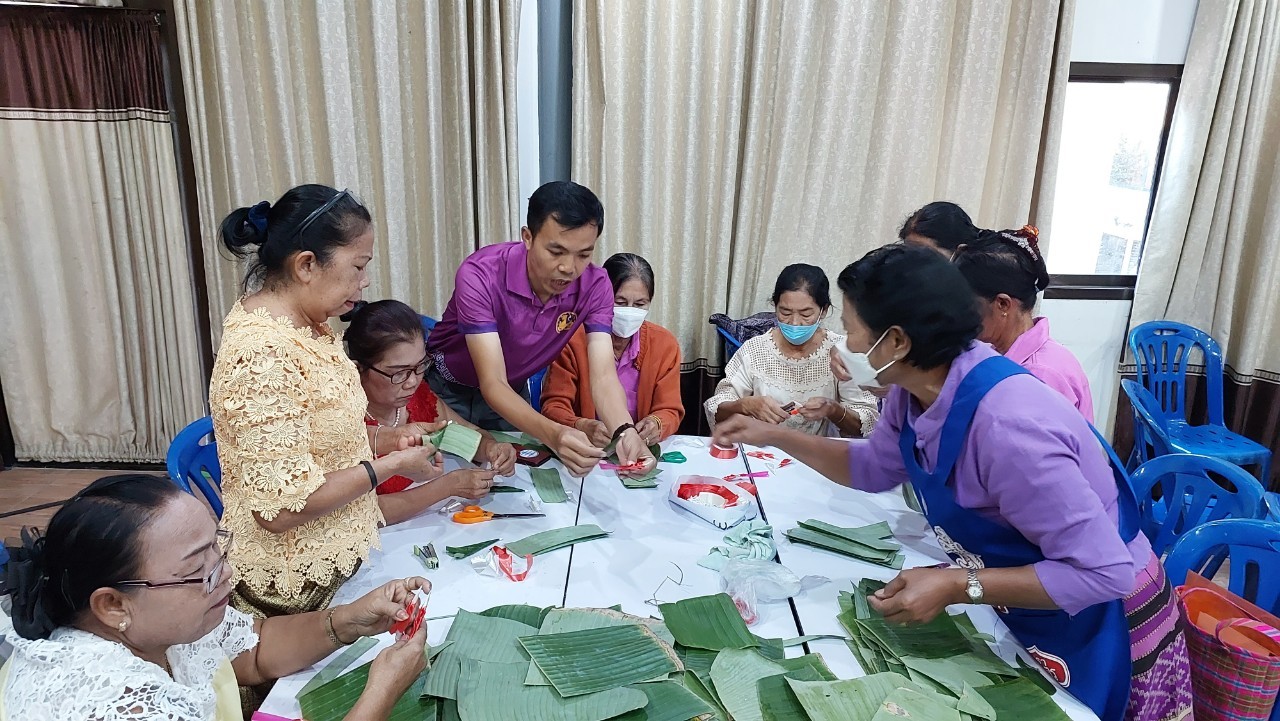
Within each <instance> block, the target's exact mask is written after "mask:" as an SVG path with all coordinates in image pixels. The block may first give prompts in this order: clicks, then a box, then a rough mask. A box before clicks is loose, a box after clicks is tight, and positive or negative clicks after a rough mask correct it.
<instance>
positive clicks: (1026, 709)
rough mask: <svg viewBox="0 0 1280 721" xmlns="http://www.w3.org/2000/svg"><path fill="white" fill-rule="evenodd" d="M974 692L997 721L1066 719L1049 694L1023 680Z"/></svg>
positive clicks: (1007, 682)
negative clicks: (989, 705)
mask: <svg viewBox="0 0 1280 721" xmlns="http://www.w3.org/2000/svg"><path fill="white" fill-rule="evenodd" d="M974 692H975V693H977V694H978V695H980V696H982V698H984V699H986V701H987V703H989V704H991V708H993V709H995V712H996V719H998V721H1018V719H1036V721H1066V719H1068V718H1069V717H1068V716H1067V714H1066V712H1065V711H1063V710H1062V708H1061V707H1059V706H1058V704H1056V703H1054V701H1053V699H1052V698H1050V697H1049V694H1047V693H1045V692H1044V691H1041V690H1040V689H1039V688H1037V687H1036V685H1035V684H1034V683H1032V682H1031V681H1028V680H1027V679H1025V678H1017V679H1014V680H1012V681H1005V682H1004V683H997V684H993V685H991V686H983V687H982V688H976V689H974Z"/></svg>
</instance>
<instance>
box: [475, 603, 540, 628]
mask: <svg viewBox="0 0 1280 721" xmlns="http://www.w3.org/2000/svg"><path fill="white" fill-rule="evenodd" d="M553 610H555V607H554V606H547V607H546V608H538V607H537V606H527V605H525V604H523V603H515V604H509V605H505V606H494V607H493V608H490V609H487V610H484V611H481V612H480V615H481V616H484V617H485V618H505V619H507V620H509V621H519V622H520V623H523V624H527V625H529V626H533V627H534V628H538V627H539V626H541V625H542V620H543V619H545V618H546V617H547V614H549V613H551V612H552V611H553Z"/></svg>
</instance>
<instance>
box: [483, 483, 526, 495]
mask: <svg viewBox="0 0 1280 721" xmlns="http://www.w3.org/2000/svg"><path fill="white" fill-rule="evenodd" d="M489 492H490V493H524V489H523V488H516V487H515V486H507V485H504V484H501V483H498V484H495V485H492V486H489Z"/></svg>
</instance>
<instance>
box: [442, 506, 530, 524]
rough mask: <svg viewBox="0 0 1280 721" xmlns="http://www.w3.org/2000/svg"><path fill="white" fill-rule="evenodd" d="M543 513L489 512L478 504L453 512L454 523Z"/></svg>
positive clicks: (481, 521) (479, 521) (522, 516)
mask: <svg viewBox="0 0 1280 721" xmlns="http://www.w3.org/2000/svg"><path fill="white" fill-rule="evenodd" d="M546 515H547V514H545V513H490V512H489V511H486V510H484V509H483V508H481V507H480V506H467V507H465V508H463V509H462V510H461V511H458V512H457V513H455V514H453V522H454V523H483V522H485V521H492V520H493V519H495V518H542V517H543V516H546Z"/></svg>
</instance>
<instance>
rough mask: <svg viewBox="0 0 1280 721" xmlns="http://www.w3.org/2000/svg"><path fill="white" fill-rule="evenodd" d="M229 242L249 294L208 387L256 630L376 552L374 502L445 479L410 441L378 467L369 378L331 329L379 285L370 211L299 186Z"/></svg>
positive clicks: (226, 235) (226, 328)
mask: <svg viewBox="0 0 1280 721" xmlns="http://www.w3.org/2000/svg"><path fill="white" fill-rule="evenodd" d="M221 234H222V242H223V244H224V245H226V247H227V248H229V249H230V250H231V251H232V252H233V253H236V254H237V255H239V256H241V257H247V258H248V259H249V261H250V262H249V272H248V275H247V277H246V279H245V286H246V288H249V287H250V286H251V285H252V286H253V291H252V292H250V293H248V294H247V295H245V296H244V297H243V298H241V299H240V300H239V301H237V302H236V304H235V305H234V306H233V307H232V308H231V312H230V313H228V314H227V317H226V320H225V321H224V322H223V328H222V347H221V348H220V349H219V351H218V358H217V361H216V362H215V364H214V367H213V377H212V379H211V381H210V386H209V408H210V414H211V415H212V416H213V430H214V436H215V437H216V438H217V441H218V461H219V463H220V464H221V467H222V494H223V501H224V504H225V506H226V511H225V514H224V517H223V523H224V525H225V526H226V527H227V528H228V529H229V530H232V531H234V532H235V534H236V538H237V539H239V542H238V543H237V544H236V548H235V549H234V550H233V551H232V561H233V562H234V564H233V565H234V566H235V569H236V575H235V578H234V579H233V584H234V586H233V590H232V594H231V604H232V605H233V606H235V607H236V608H237V609H239V610H241V611H244V612H246V613H250V614H252V615H254V616H257V617H259V618H267V617H270V616H279V615H282V614H286V613H303V612H306V611H315V610H318V609H321V608H324V607H326V606H328V605H329V601H330V600H332V598H333V595H334V594H335V593H336V592H337V590H338V587H339V586H341V585H342V583H343V582H344V581H346V580H347V579H348V578H350V577H351V575H352V574H353V573H355V571H356V567H357V566H358V565H359V564H360V562H361V561H362V560H363V559H365V558H366V557H367V556H368V554H369V549H370V548H374V547H377V546H378V525H379V524H380V523H382V521H383V518H382V514H381V513H380V511H379V508H378V501H377V496H376V495H375V494H374V493H373V490H374V489H375V488H377V486H378V484H379V483H381V482H383V481H385V480H387V479H388V478H391V477H393V476H396V475H403V474H406V473H432V472H434V473H437V474H438V473H439V469H438V458H437V454H436V452H435V449H434V448H432V447H430V446H423V445H421V441H420V440H419V439H418V438H414V437H408V436H406V437H402V438H400V439H399V442H398V446H397V448H396V450H394V451H391V452H389V453H387V454H386V455H384V456H382V457H381V458H376V459H375V458H374V457H373V454H372V453H371V452H370V448H369V437H368V435H366V433H365V425H364V415H365V411H366V410H367V403H366V401H365V397H364V390H363V389H362V388H361V387H360V376H359V373H358V372H357V371H356V368H355V366H354V365H353V364H352V363H351V360H350V359H349V358H347V355H346V353H345V352H344V351H343V348H342V343H341V342H340V339H339V338H338V336H337V335H336V334H335V333H334V332H333V331H332V330H331V329H330V328H329V325H328V321H329V319H330V318H334V317H337V316H340V315H342V314H343V313H346V312H348V311H350V310H351V309H352V308H353V307H354V306H355V303H356V301H358V300H360V295H361V292H362V291H363V290H364V288H365V287H366V286H368V284H369V279H368V276H367V274H366V272H365V266H366V265H368V263H369V261H370V260H372V258H373V227H372V219H371V218H370V216H369V211H368V210H367V209H366V208H365V207H364V206H363V205H361V204H360V202H359V201H357V200H356V199H355V198H353V197H352V196H351V194H350V193H349V192H347V191H345V190H343V191H341V192H339V191H337V190H334V189H333V188H330V187H327V186H323V185H300V186H298V187H296V188H293V189H292V190H290V191H288V192H286V193H285V194H284V195H283V196H281V198H280V199H279V200H277V201H276V202H275V204H274V205H272V204H270V203H268V202H266V201H263V202H261V203H258V204H257V205H255V206H253V207H251V208H240V209H239V210H236V211H233V212H232V213H231V214H229V215H228V216H227V217H226V219H225V220H223V221H222V227H221Z"/></svg>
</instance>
